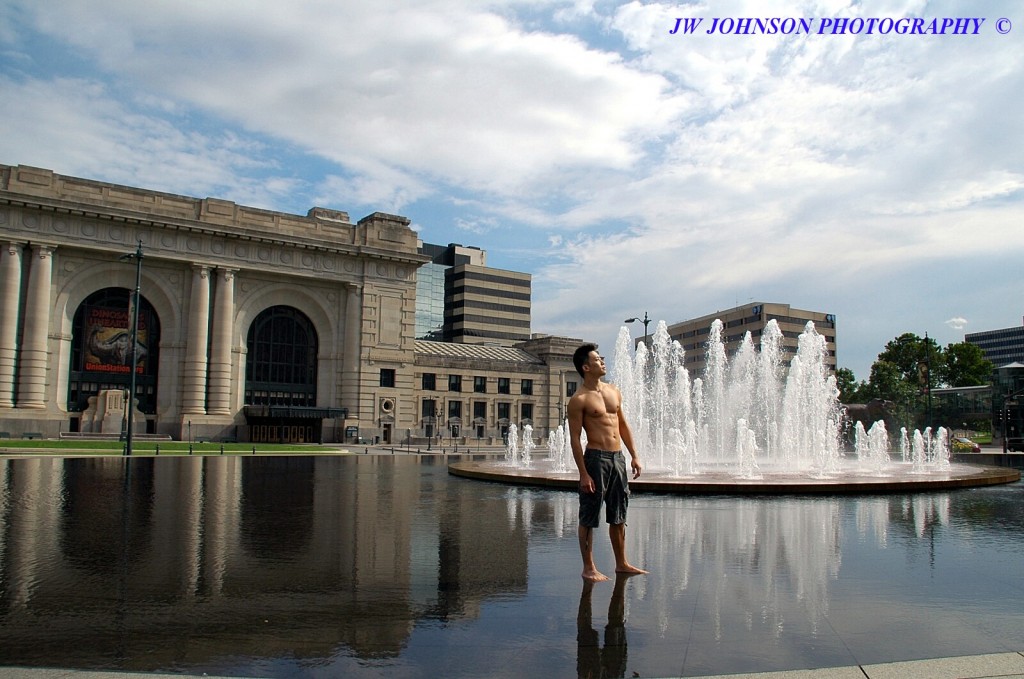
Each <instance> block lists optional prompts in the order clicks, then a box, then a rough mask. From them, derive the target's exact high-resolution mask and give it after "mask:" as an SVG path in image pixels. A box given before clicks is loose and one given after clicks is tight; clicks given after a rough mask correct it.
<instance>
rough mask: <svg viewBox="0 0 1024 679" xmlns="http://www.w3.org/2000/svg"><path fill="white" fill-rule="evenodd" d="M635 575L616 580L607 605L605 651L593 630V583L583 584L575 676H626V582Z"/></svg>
mask: <svg viewBox="0 0 1024 679" xmlns="http://www.w3.org/2000/svg"><path fill="white" fill-rule="evenodd" d="M631 577H633V574H632V573H629V574H625V573H619V574H618V575H616V576H615V589H614V590H613V591H612V600H611V601H609V602H608V625H607V626H605V628H604V647H602V646H601V639H600V636H599V635H598V633H597V630H595V629H594V627H593V623H592V621H591V619H592V618H593V611H592V607H591V604H590V595H591V593H592V592H593V590H594V583H593V582H590V581H587V580H584V581H583V594H581V595H580V610H579V613H578V614H577V615H576V644H577V649H576V674H577V675H578V676H580V677H586V678H587V679H596V678H597V677H624V676H626V604H625V599H624V594H625V591H626V581H627V580H629V579H630V578H631Z"/></svg>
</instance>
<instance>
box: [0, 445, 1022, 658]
mask: <svg viewBox="0 0 1024 679" xmlns="http://www.w3.org/2000/svg"><path fill="white" fill-rule="evenodd" d="M446 464H447V461H446V460H445V459H444V458H430V457H423V458H418V457H411V456H410V457H407V458H400V459H395V458H391V457H385V456H346V457H326V456H325V457H252V458H245V457H203V458H200V457H195V458H183V457H176V458H132V459H125V458H95V459H88V458H86V459H66V460H65V459H18V460H11V459H8V460H2V461H0V648H3V649H4V651H3V655H4V658H3V661H4V663H5V664H24V665H46V666H62V667H78V668H88V667H117V668H122V669H140V670H152V669H162V670H174V669H180V668H192V667H206V666H215V665H216V664H217V663H218V662H221V663H223V661H222V659H223V658H236V659H238V658H241V659H246V658H248V659H263V660H265V659H274V658H285V657H287V658H297V659H310V660H312V661H318V662H321V663H324V662H327V663H329V662H332V659H336V658H338V657H339V656H345V657H354V658H359V659H369V660H373V659H389V658H390V659H394V658H398V657H400V656H402V654H403V652H404V650H405V649H406V647H407V646H408V645H409V643H410V639H411V637H412V636H413V634H414V632H415V630H416V628H417V627H418V626H432V625H433V626H438V627H440V628H446V627H448V626H449V625H450V624H451V623H454V622H458V621H473V620H476V619H477V618H478V617H479V616H481V615H482V610H483V607H484V605H485V604H486V603H487V602H488V601H489V600H495V601H509V600H516V599H525V598H526V597H527V595H528V591H527V584H528V572H529V571H530V569H531V568H534V569H535V570H534V577H536V578H538V579H539V581H540V585H541V586H542V587H543V586H545V585H547V586H553V585H550V584H549V583H552V582H555V581H559V582H563V583H565V582H573V583H577V582H578V580H576V578H577V577H578V572H579V564H578V559H579V552H578V547H577V543H576V512H577V498H576V495H575V494H574V493H567V492H560V491H542V490H530V489H522V488H508V487H505V486H501V485H498V484H486V483H478V482H473V481H467V480H462V479H453V478H450V477H448V475H447V474H446V470H445V465H446ZM950 514H951V507H950V500H949V494H942V493H939V494H927V495H915V496H906V497H904V496H873V497H863V498H796V497H792V498H776V499H772V500H770V501H765V500H758V499H754V498H724V499H723V498H699V497H698V498H695V497H671V498H666V497H656V496H642V497H634V499H633V503H632V505H631V507H630V528H629V530H628V531H627V540H628V541H629V546H628V549H629V552H630V554H631V556H633V557H634V560H635V561H637V562H638V563H642V564H643V565H644V566H645V567H647V568H648V569H650V570H651V571H652V576H649V577H638V578H631V579H629V584H628V592H629V596H628V597H626V598H625V600H624V599H623V597H622V596H621V594H622V591H623V590H622V588H621V587H620V586H618V585H617V586H616V587H615V589H614V590H613V593H614V592H618V593H619V595H620V596H619V597H618V599H617V600H616V598H615V597H614V596H613V599H612V602H611V606H610V609H609V614H608V620H609V623H608V624H609V625H610V626H612V625H613V623H612V621H613V620H615V621H616V622H615V623H614V625H613V626H612V627H609V629H613V628H614V629H615V630H616V632H615V635H614V636H615V639H619V638H621V640H622V643H621V644H618V643H617V642H616V643H611V645H609V640H608V637H606V640H605V643H604V645H603V646H602V647H601V648H603V649H604V650H603V653H604V655H606V656H608V657H612V658H613V659H614V656H615V654H616V653H619V652H621V655H622V658H623V662H625V650H626V648H625V636H626V631H627V628H629V626H630V620H629V606H630V602H633V603H634V604H635V605H638V606H639V605H641V604H642V605H644V607H645V610H649V611H651V613H650V614H648V615H647V616H646V619H645V620H644V621H643V626H644V628H645V633H646V634H645V636H644V638H647V639H648V642H647V643H650V641H649V638H650V637H651V633H653V634H654V635H655V636H657V635H658V634H660V635H667V634H668V633H670V632H671V631H672V629H673V628H678V627H680V626H681V625H685V624H688V621H689V620H696V619H700V620H705V621H707V624H708V625H709V626H710V628H711V629H712V630H713V636H714V638H715V639H721V638H723V636H726V635H728V634H730V631H729V630H727V629H726V628H725V625H724V624H723V612H726V613H732V612H735V611H737V610H741V611H744V612H745V615H746V616H747V617H746V622H745V624H746V626H747V628H748V631H750V630H753V631H755V632H757V633H758V634H759V635H760V636H761V637H764V636H776V637H778V636H781V635H784V634H785V633H786V630H787V626H788V625H790V624H791V622H792V621H793V620H794V618H797V617H798V618H800V620H801V624H804V625H810V626H811V629H812V630H815V629H818V628H819V627H820V626H822V625H825V624H827V623H826V622H825V619H826V617H827V616H828V614H829V603H830V600H831V599H830V591H829V589H830V586H831V584H832V583H833V582H835V581H836V580H837V579H838V577H839V573H840V570H841V567H842V565H843V564H842V560H843V554H842V551H843V545H844V544H849V541H850V539H851V538H855V539H856V540H857V541H859V542H867V541H872V542H873V543H874V544H875V545H876V546H877V547H879V548H885V547H886V545H887V544H888V543H889V542H891V541H893V540H894V539H899V540H910V539H912V540H915V541H917V542H926V541H927V540H928V539H929V537H930V536H929V533H932V532H934V527H935V526H936V525H945V524H948V523H949V522H950V521H951V518H950ZM851 526H852V527H853V530H855V531H856V535H855V536H845V537H846V542H845V543H844V535H843V532H844V530H850V527H851ZM1019 527H1020V526H1018V528H1019ZM603 542H606V541H601V544H603ZM933 551H934V550H933ZM531 554H532V555H533V556H532V557H531V556H530V555H531ZM609 556H610V555H607V554H606V555H605V557H609ZM531 558H532V559H534V560H537V561H540V562H543V563H545V564H547V565H546V566H543V567H542V566H538V565H535V564H531V563H529V561H530V559H531ZM929 558H930V559H931V558H934V557H933V555H932V556H930V557H929ZM543 568H548V569H549V570H547V571H544V570H543ZM537 569H540V570H539V572H538V570H537ZM698 578H699V587H698V586H697V582H698ZM621 585H625V581H623V582H622V583H621ZM577 586H578V585H577V584H573V587H572V589H575V588H576V587H577ZM556 589H557V588H556ZM562 589H564V588H562ZM698 589H699V597H697V596H695V595H696V590H698ZM576 591H578V590H576ZM603 591H605V592H607V588H605V589H604V590H603ZM588 594H589V593H588V592H587V591H586V590H584V593H583V596H582V598H581V600H580V601H579V606H580V608H579V610H578V611H569V610H568V608H569V606H561V603H559V602H564V601H565V599H558V598H552V601H553V602H555V603H556V605H557V606H558V607H559V610H557V611H552V610H540V609H534V610H524V611H517V612H516V613H515V615H517V616H520V617H519V618H517V620H526V621H530V620H536V619H547V620H549V621H550V620H552V619H566V618H568V619H569V620H571V618H572V616H573V613H575V614H576V615H575V617H576V624H577V635H578V647H577V651H578V654H580V655H578V657H577V660H578V662H580V663H583V664H586V663H587V662H591V663H592V660H593V657H594V656H593V654H592V653H591V651H593V650H595V646H594V644H593V643H591V642H592V641H593V635H592V634H590V632H593V628H592V627H591V626H590V622H589V620H590V618H591V617H592V615H591V612H590V597H589V596H588ZM559 596H568V597H570V600H572V597H573V595H572V594H562V593H561V592H559ZM605 596H606V595H605ZM686 596H689V597H690V598H691V599H692V600H694V601H696V600H697V599H698V598H699V602H695V603H691V604H687V605H688V606H690V608H685V609H681V607H680V605H679V603H678V601H679V600H680V599H681V598H683V597H686ZM602 601H603V600H602ZM574 604H575V601H573V604H570V605H572V606H573V607H574ZM531 605H532V606H537V604H536V603H531ZM522 624H524V625H525V624H529V623H522ZM549 624H553V625H554V624H555V623H549ZM587 630H589V632H588V631H587ZM537 634H538V635H539V636H540V637H544V633H543V632H542V631H541V632H537ZM584 637H585V638H586V639H589V640H590V641H587V643H586V644H584V642H583V641H579V639H583V638H584ZM544 641H545V643H551V644H553V645H557V644H560V643H571V641H570V640H569V638H568V635H566V637H565V638H564V639H561V640H559V639H552V640H548V639H546V638H545V639H544ZM613 641H614V639H613ZM583 655H587V658H589V660H588V659H585V658H583V657H582V656H583ZM597 657H598V658H599V662H600V657H601V654H598V656H597ZM239 662H240V663H241V665H240V666H244V667H250V666H251V664H252V663H254V662H257V660H241V661H239ZM246 663H249V664H246ZM604 667H605V669H606V670H607V663H605V665H604ZM616 671H617V670H616Z"/></svg>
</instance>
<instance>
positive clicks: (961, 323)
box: [946, 316, 967, 330]
mask: <svg viewBox="0 0 1024 679" xmlns="http://www.w3.org/2000/svg"><path fill="white" fill-rule="evenodd" d="M946 325H948V326H949V327H951V328H952V329H953V330H963V329H964V328H966V327H967V319H966V318H964V317H962V316H955V317H953V318H950V319H949V320H947V321H946Z"/></svg>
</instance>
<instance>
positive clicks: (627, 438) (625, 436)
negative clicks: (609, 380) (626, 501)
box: [615, 389, 643, 479]
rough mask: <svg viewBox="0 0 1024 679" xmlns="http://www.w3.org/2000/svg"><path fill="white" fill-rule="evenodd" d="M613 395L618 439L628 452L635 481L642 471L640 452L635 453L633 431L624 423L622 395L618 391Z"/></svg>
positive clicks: (627, 423)
mask: <svg viewBox="0 0 1024 679" xmlns="http://www.w3.org/2000/svg"><path fill="white" fill-rule="evenodd" d="M615 393H616V397H617V398H618V401H619V407H618V411H617V413H616V415H617V416H618V420H619V438H620V439H622V443H623V445H625V446H626V450H628V451H629V457H630V463H629V464H630V466H631V467H632V468H633V478H634V479H635V478H637V477H638V476H640V472H641V471H642V470H643V465H641V464H640V452H639V451H637V449H636V446H635V445H634V444H633V430H631V429H630V428H629V422H626V415H625V413H623V412H622V394H621V393H620V392H619V391H618V389H616V390H615Z"/></svg>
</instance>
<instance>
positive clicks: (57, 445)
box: [0, 439, 345, 455]
mask: <svg viewBox="0 0 1024 679" xmlns="http://www.w3.org/2000/svg"><path fill="white" fill-rule="evenodd" d="M158 447H159V450H158ZM344 449H345V447H344V446H343V445H341V444H332V445H327V446H320V445H315V444H306V445H278V444H271V443H260V444H252V443H224V444H221V443H193V444H192V454H193V455H220V454H221V453H222V452H223V454H224V455H246V454H248V455H252V454H254V453H253V450H255V453H256V454H259V455H287V454H300V455H323V454H337V453H338V452H339V451H342V450H344ZM22 451H24V452H32V453H35V454H47V453H52V454H55V455H67V454H72V453H73V454H81V455H115V454H116V455H120V454H121V453H122V452H123V451H124V443H123V442H122V441H48V440H38V439H35V440H23V439H11V440H7V439H4V440H0V454H3V453H5V452H6V453H8V454H10V453H14V454H18V453H19V452H22ZM132 453H133V454H135V455H157V454H159V455H188V454H189V444H188V442H182V441H160V442H154V441H145V442H141V441H136V442H133V443H132Z"/></svg>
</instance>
